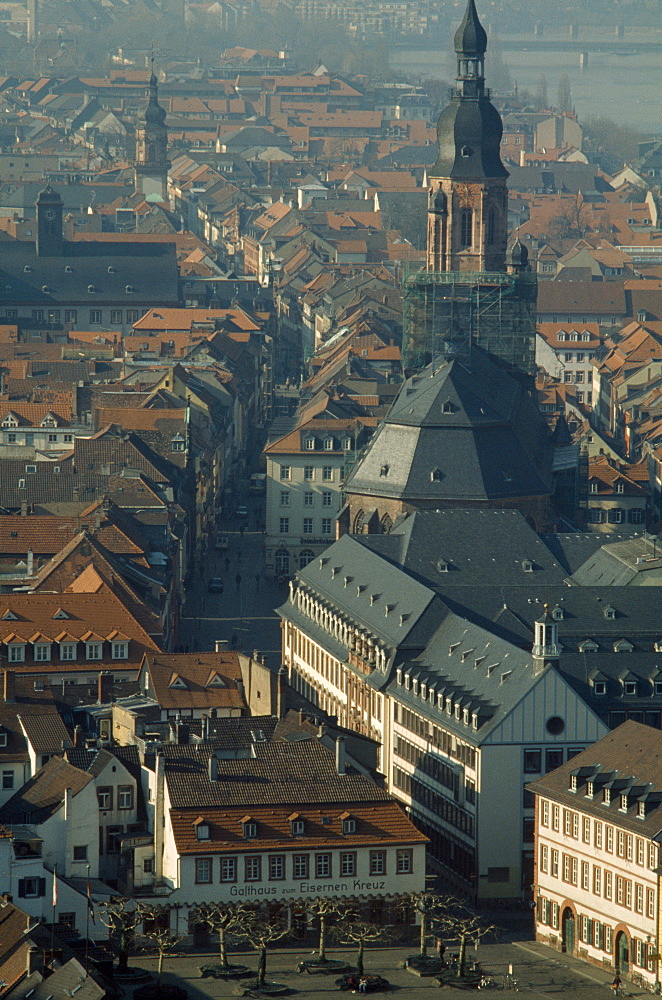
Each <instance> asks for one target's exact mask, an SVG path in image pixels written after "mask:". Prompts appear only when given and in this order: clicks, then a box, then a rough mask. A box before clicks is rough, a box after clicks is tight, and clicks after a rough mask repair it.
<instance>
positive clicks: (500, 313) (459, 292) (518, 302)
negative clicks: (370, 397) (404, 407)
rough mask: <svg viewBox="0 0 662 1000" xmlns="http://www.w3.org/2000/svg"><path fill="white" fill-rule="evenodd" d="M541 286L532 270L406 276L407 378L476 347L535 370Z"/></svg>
mask: <svg viewBox="0 0 662 1000" xmlns="http://www.w3.org/2000/svg"><path fill="white" fill-rule="evenodd" d="M536 298H537V281H536V275H535V272H533V271H521V272H519V273H516V274H506V273H502V272H496V271H495V272H491V271H475V272H474V271H425V270H420V268H419V267H417V266H416V265H415V264H413V263H406V264H405V267H404V272H403V351H402V353H403V364H404V367H405V370H406V371H407V372H408V373H411V372H414V371H416V370H418V369H420V368H424V367H425V366H426V365H428V364H430V363H431V362H433V361H435V360H437V359H442V358H445V357H468V356H469V355H470V353H471V347H472V344H478V345H479V346H480V347H482V348H483V349H484V350H486V351H489V352H490V353H491V354H495V355H496V356H497V357H499V358H502V359H503V360H504V361H507V362H508V363H509V364H512V365H515V366H516V367H517V368H519V369H520V370H521V371H525V372H527V373H529V374H532V373H533V372H534V370H535V337H536Z"/></svg>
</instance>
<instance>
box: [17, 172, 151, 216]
mask: <svg viewBox="0 0 662 1000" xmlns="http://www.w3.org/2000/svg"><path fill="white" fill-rule="evenodd" d="M43 187H44V182H43V181H27V182H26V183H25V184H21V185H20V187H17V188H15V189H13V190H11V189H10V188H9V186H7V187H5V188H4V190H1V191H0V205H2V206H3V207H4V206H7V207H10V208H21V209H27V212H28V217H30V218H34V215H35V202H36V201H37V197H38V196H39V195H40V194H41V191H42V188H43ZM57 191H58V194H59V195H60V197H61V199H62V202H63V205H64V210H65V212H67V211H71V212H80V210H81V207H82V208H83V210H87V209H88V208H89V207H90V206H92V207H94V206H96V207H99V206H100V205H109V204H110V203H111V202H114V201H115V200H116V199H117V198H130V197H131V195H132V194H133V193H134V189H133V185H132V184H61V185H60V186H59V187H58V189H57Z"/></svg>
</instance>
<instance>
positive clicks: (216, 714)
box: [209, 708, 218, 719]
mask: <svg viewBox="0 0 662 1000" xmlns="http://www.w3.org/2000/svg"><path fill="white" fill-rule="evenodd" d="M217 716H218V711H217V710H216V709H215V708H212V709H211V711H210V713H209V718H210V719H215V718H216V717H217Z"/></svg>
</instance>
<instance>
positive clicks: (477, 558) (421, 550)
mask: <svg viewBox="0 0 662 1000" xmlns="http://www.w3.org/2000/svg"><path fill="white" fill-rule="evenodd" d="M356 540H357V541H359V542H360V543H361V544H362V545H365V546H366V547H367V548H370V549H372V550H373V551H374V552H377V553H379V554H380V555H382V556H384V558H385V559H388V560H389V561H390V562H394V563H396V564H397V565H399V566H401V567H402V568H403V569H405V570H407V572H409V573H412V574H413V575H414V576H415V577H416V578H417V579H418V580H421V581H424V582H425V583H426V585H427V586H431V587H433V588H435V589H437V588H438V589H439V590H441V591H443V590H444V589H445V588H447V587H450V588H452V589H454V588H455V587H475V586H483V585H484V584H485V581H486V575H488V576H489V581H490V583H491V585H492V586H497V585H499V586H522V585H524V584H526V583H527V582H528V581H529V580H531V582H532V583H533V584H534V585H535V586H537V587H541V586H552V585H559V584H561V583H562V582H563V580H564V579H565V577H566V575H567V573H566V569H565V567H564V566H563V565H562V564H561V563H560V562H559V561H558V560H557V559H556V558H555V556H554V554H553V553H552V552H551V551H550V549H549V547H548V546H547V545H546V544H545V542H544V541H543V540H542V539H541V538H540V537H539V536H538V535H537V534H536V532H535V531H534V530H533V528H531V527H530V525H529V524H528V523H527V521H526V518H525V517H524V515H523V514H521V513H520V512H519V511H515V510H480V511H475V510H441V511H436V512H432V511H430V512H426V511H417V512H415V513H413V514H411V515H409V516H408V517H405V518H403V519H402V520H401V521H400V522H399V523H397V524H396V526H395V528H394V529H393V530H392V531H391V532H390V534H387V535H358V536H356ZM528 563H532V564H533V566H532V569H531V570H528V569H527V568H526V567H527V565H528Z"/></svg>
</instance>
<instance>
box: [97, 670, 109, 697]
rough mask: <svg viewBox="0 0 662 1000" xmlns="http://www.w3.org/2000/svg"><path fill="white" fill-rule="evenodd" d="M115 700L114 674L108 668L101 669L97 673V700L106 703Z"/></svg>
mask: <svg viewBox="0 0 662 1000" xmlns="http://www.w3.org/2000/svg"><path fill="white" fill-rule="evenodd" d="M112 700H113V675H112V674H111V673H110V672H109V671H108V670H100V671H99V673H98V674H97V701H98V702H99V704H100V705H105V704H106V703H107V702H109V701H112Z"/></svg>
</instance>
